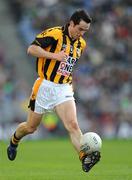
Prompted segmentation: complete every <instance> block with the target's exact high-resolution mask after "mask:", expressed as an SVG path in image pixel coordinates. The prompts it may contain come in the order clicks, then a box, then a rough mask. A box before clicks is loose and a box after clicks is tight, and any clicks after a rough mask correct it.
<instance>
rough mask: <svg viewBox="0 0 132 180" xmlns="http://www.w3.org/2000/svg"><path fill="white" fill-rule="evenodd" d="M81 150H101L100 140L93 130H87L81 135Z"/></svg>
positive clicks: (87, 151)
mask: <svg viewBox="0 0 132 180" xmlns="http://www.w3.org/2000/svg"><path fill="white" fill-rule="evenodd" d="M80 145H81V150H83V151H85V152H86V153H87V154H89V153H91V152H94V151H99V152H100V151H101V147H102V140H101V138H100V136H99V135H98V134H97V133H95V132H87V133H85V134H83V135H82V137H81V140H80Z"/></svg>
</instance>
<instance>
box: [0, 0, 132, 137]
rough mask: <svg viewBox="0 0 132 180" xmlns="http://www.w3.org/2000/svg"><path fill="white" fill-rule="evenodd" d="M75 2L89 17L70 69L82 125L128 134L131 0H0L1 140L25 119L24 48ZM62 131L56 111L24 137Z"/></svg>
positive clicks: (28, 73)
mask: <svg viewBox="0 0 132 180" xmlns="http://www.w3.org/2000/svg"><path fill="white" fill-rule="evenodd" d="M77 8H85V9H87V10H88V12H89V13H90V15H91V16H92V18H93V23H92V26H91V29H90V32H89V33H88V34H87V37H86V41H87V43H88V49H86V51H85V53H84V55H83V57H82V58H81V60H80V63H78V65H77V66H76V70H75V72H74V88H75V97H76V102H77V109H78V120H79V124H80V127H81V129H82V130H83V132H85V131H95V132H97V133H99V134H100V135H101V136H102V137H105V138H109V139H110V138H132V2H131V1H130V0H125V1H124V0H67V1H65V0H28V1H27V0H1V1H0V140H7V139H9V137H10V135H11V134H12V132H13V131H14V129H15V128H16V126H17V124H18V123H20V122H22V121H25V119H26V114H27V105H28V99H29V96H30V92H31V88H32V84H33V82H34V80H35V78H36V72H35V58H32V57H28V56H27V54H26V49H27V47H28V45H29V44H30V43H31V42H32V41H33V39H34V37H35V35H36V34H37V33H38V32H41V31H42V30H43V29H45V28H48V27H52V26H57V25H63V24H65V23H66V21H67V20H68V17H69V16H70V15H71V13H72V12H73V11H74V10H75V9H77ZM55 135H56V136H58V135H61V136H63V135H64V136H65V135H66V132H65V130H64V128H63V126H62V124H61V122H60V121H59V119H58V117H56V116H55V114H49V115H46V118H45V120H43V122H42V124H41V125H40V126H39V129H38V131H37V132H36V133H35V134H34V135H31V136H28V137H26V138H28V139H41V138H46V137H52V136H55Z"/></svg>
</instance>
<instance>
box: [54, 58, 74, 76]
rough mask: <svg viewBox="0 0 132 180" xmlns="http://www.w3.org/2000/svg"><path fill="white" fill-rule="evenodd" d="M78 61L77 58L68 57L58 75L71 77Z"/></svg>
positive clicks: (61, 65) (62, 63) (60, 66)
mask: <svg viewBox="0 0 132 180" xmlns="http://www.w3.org/2000/svg"><path fill="white" fill-rule="evenodd" d="M76 61H77V58H73V57H71V56H68V57H67V60H66V61H62V62H61V63H60V65H59V68H58V70H57V73H58V74H61V75H63V76H69V75H70V74H71V73H72V71H73V66H74V65H75V63H76Z"/></svg>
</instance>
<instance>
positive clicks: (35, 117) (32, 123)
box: [7, 110, 42, 161]
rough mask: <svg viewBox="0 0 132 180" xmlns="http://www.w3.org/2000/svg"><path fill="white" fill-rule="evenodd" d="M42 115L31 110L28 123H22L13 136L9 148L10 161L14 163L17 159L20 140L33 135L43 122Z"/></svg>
mask: <svg viewBox="0 0 132 180" xmlns="http://www.w3.org/2000/svg"><path fill="white" fill-rule="evenodd" d="M41 118H42V114H38V113H35V112H33V111H32V110H29V113H28V118H27V121H26V122H23V123H20V124H19V125H18V127H17V129H16V131H15V133H14V134H13V135H12V137H11V140H10V144H9V146H8V148H7V155H8V159H9V160H11V161H13V160H14V159H15V158H16V154H17V147H18V144H19V142H20V140H21V139H22V138H23V137H24V136H26V135H27V134H31V133H33V132H34V131H35V130H36V129H37V127H38V125H39V124H40V122H41Z"/></svg>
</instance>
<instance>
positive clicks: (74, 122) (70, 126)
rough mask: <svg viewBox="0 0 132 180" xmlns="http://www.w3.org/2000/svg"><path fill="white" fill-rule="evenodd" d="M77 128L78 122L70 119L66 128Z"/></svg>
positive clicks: (74, 129)
mask: <svg viewBox="0 0 132 180" xmlns="http://www.w3.org/2000/svg"><path fill="white" fill-rule="evenodd" d="M78 129H79V127H78V124H77V122H76V121H75V120H72V121H70V123H69V127H68V130H69V131H70V132H75V131H77V130H78Z"/></svg>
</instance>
